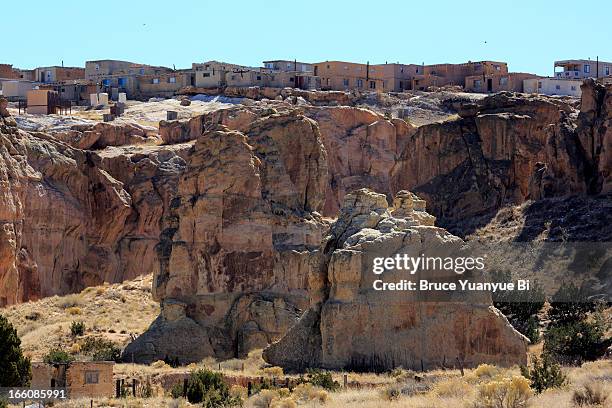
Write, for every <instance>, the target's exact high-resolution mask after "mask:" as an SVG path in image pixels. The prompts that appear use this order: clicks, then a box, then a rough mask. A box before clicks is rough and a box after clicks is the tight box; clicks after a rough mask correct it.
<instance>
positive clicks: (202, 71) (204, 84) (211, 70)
mask: <svg viewBox="0 0 612 408" xmlns="http://www.w3.org/2000/svg"><path fill="white" fill-rule="evenodd" d="M191 68H192V70H193V72H194V82H195V86H196V87H198V88H219V87H224V86H227V74H228V73H229V72H241V71H246V70H249V68H248V67H243V66H241V65H236V64H229V63H225V62H219V61H208V62H204V63H193V64H191ZM234 80H236V78H234Z"/></svg>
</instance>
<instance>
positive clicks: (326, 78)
mask: <svg viewBox="0 0 612 408" xmlns="http://www.w3.org/2000/svg"><path fill="white" fill-rule="evenodd" d="M419 69H420V67H419V66H418V65H405V64H376V65H370V64H359V63H354V62H344V61H325V62H319V63H315V64H314V75H315V76H318V77H319V78H320V81H321V89H323V90H334V91H343V90H349V89H359V90H370V91H376V92H401V91H403V90H407V89H411V78H412V77H413V76H414V75H416V74H417V73H418V72H419Z"/></svg>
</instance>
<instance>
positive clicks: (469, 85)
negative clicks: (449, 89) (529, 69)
mask: <svg viewBox="0 0 612 408" xmlns="http://www.w3.org/2000/svg"><path fill="white" fill-rule="evenodd" d="M531 78H539V76H538V75H535V74H529V73H524V72H510V73H505V74H500V73H494V74H483V75H472V76H468V77H466V78H465V90H466V91H468V92H480V93H491V92H501V91H511V92H524V89H523V81H524V80H526V79H531Z"/></svg>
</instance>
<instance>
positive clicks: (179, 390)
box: [170, 383, 183, 398]
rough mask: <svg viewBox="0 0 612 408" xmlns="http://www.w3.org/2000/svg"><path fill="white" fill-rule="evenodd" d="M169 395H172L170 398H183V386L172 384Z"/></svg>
mask: <svg viewBox="0 0 612 408" xmlns="http://www.w3.org/2000/svg"><path fill="white" fill-rule="evenodd" d="M170 395H172V398H181V397H182V396H183V384H181V383H176V384H174V385H173V386H172V389H171V390H170Z"/></svg>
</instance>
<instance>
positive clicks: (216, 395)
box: [187, 369, 242, 408]
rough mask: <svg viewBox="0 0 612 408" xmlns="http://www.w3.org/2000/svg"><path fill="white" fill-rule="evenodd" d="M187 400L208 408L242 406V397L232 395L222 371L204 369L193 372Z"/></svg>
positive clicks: (188, 385)
mask: <svg viewBox="0 0 612 408" xmlns="http://www.w3.org/2000/svg"><path fill="white" fill-rule="evenodd" d="M187 400H188V401H189V402H190V403H192V404H197V403H202V405H203V406H204V407H206V408H216V407H232V406H242V399H241V398H240V397H232V396H230V392H229V388H228V386H227V385H226V384H225V382H224V381H223V376H222V375H221V374H220V373H215V372H213V371H210V370H207V369H202V370H197V371H194V372H193V373H191V377H189V381H188V383H187Z"/></svg>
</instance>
